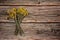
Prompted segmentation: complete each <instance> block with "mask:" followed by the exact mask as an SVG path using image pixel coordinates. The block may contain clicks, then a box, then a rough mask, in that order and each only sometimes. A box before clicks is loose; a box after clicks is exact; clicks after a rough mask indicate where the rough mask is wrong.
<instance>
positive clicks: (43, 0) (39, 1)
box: [0, 0, 60, 5]
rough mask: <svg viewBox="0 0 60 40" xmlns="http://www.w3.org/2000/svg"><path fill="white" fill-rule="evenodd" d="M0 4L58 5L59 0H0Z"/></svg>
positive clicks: (59, 3)
mask: <svg viewBox="0 0 60 40" xmlns="http://www.w3.org/2000/svg"><path fill="white" fill-rule="evenodd" d="M0 5H60V1H59V0H3V1H2V0H0Z"/></svg>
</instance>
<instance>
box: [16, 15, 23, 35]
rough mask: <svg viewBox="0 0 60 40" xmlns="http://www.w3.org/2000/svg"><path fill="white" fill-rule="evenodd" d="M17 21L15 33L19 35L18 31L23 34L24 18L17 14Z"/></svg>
mask: <svg viewBox="0 0 60 40" xmlns="http://www.w3.org/2000/svg"><path fill="white" fill-rule="evenodd" d="M15 23H16V29H15V35H18V33H19V34H20V35H22V34H23V33H24V32H23V30H22V28H21V26H20V24H21V23H22V20H21V19H20V18H19V16H18V15H16V19H15Z"/></svg>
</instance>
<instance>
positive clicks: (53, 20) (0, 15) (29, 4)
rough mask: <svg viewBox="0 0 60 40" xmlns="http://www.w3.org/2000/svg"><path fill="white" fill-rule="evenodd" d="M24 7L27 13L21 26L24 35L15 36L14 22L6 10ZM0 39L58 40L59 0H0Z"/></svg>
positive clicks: (59, 30) (59, 25) (59, 23)
mask: <svg viewBox="0 0 60 40" xmlns="http://www.w3.org/2000/svg"><path fill="white" fill-rule="evenodd" d="M19 7H24V8H26V9H27V10H28V12H29V15H28V16H27V17H25V19H24V20H23V23H22V24H21V27H22V28H23V30H24V32H25V35H26V36H25V37H22V36H15V35H14V30H15V23H14V21H13V20H7V13H6V11H7V10H8V9H11V8H19ZM0 40H60V0H0Z"/></svg>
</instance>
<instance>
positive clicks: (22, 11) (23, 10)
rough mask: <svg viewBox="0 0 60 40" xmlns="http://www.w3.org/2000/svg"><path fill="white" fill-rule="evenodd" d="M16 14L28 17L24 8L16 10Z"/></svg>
mask: <svg viewBox="0 0 60 40" xmlns="http://www.w3.org/2000/svg"><path fill="white" fill-rule="evenodd" d="M17 13H20V14H22V15H24V16H26V15H28V11H27V10H26V9H25V8H19V9H17Z"/></svg>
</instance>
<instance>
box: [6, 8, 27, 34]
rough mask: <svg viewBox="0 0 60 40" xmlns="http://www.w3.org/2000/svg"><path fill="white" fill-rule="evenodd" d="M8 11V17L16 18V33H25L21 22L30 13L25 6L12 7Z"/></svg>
mask: <svg viewBox="0 0 60 40" xmlns="http://www.w3.org/2000/svg"><path fill="white" fill-rule="evenodd" d="M7 13H8V18H12V19H14V21H15V23H16V29H15V35H18V34H20V35H23V33H24V31H23V29H22V28H21V26H20V25H21V23H22V20H23V19H24V18H25V16H27V15H28V11H27V10H26V9H25V8H18V9H16V8H12V9H9V10H7Z"/></svg>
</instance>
